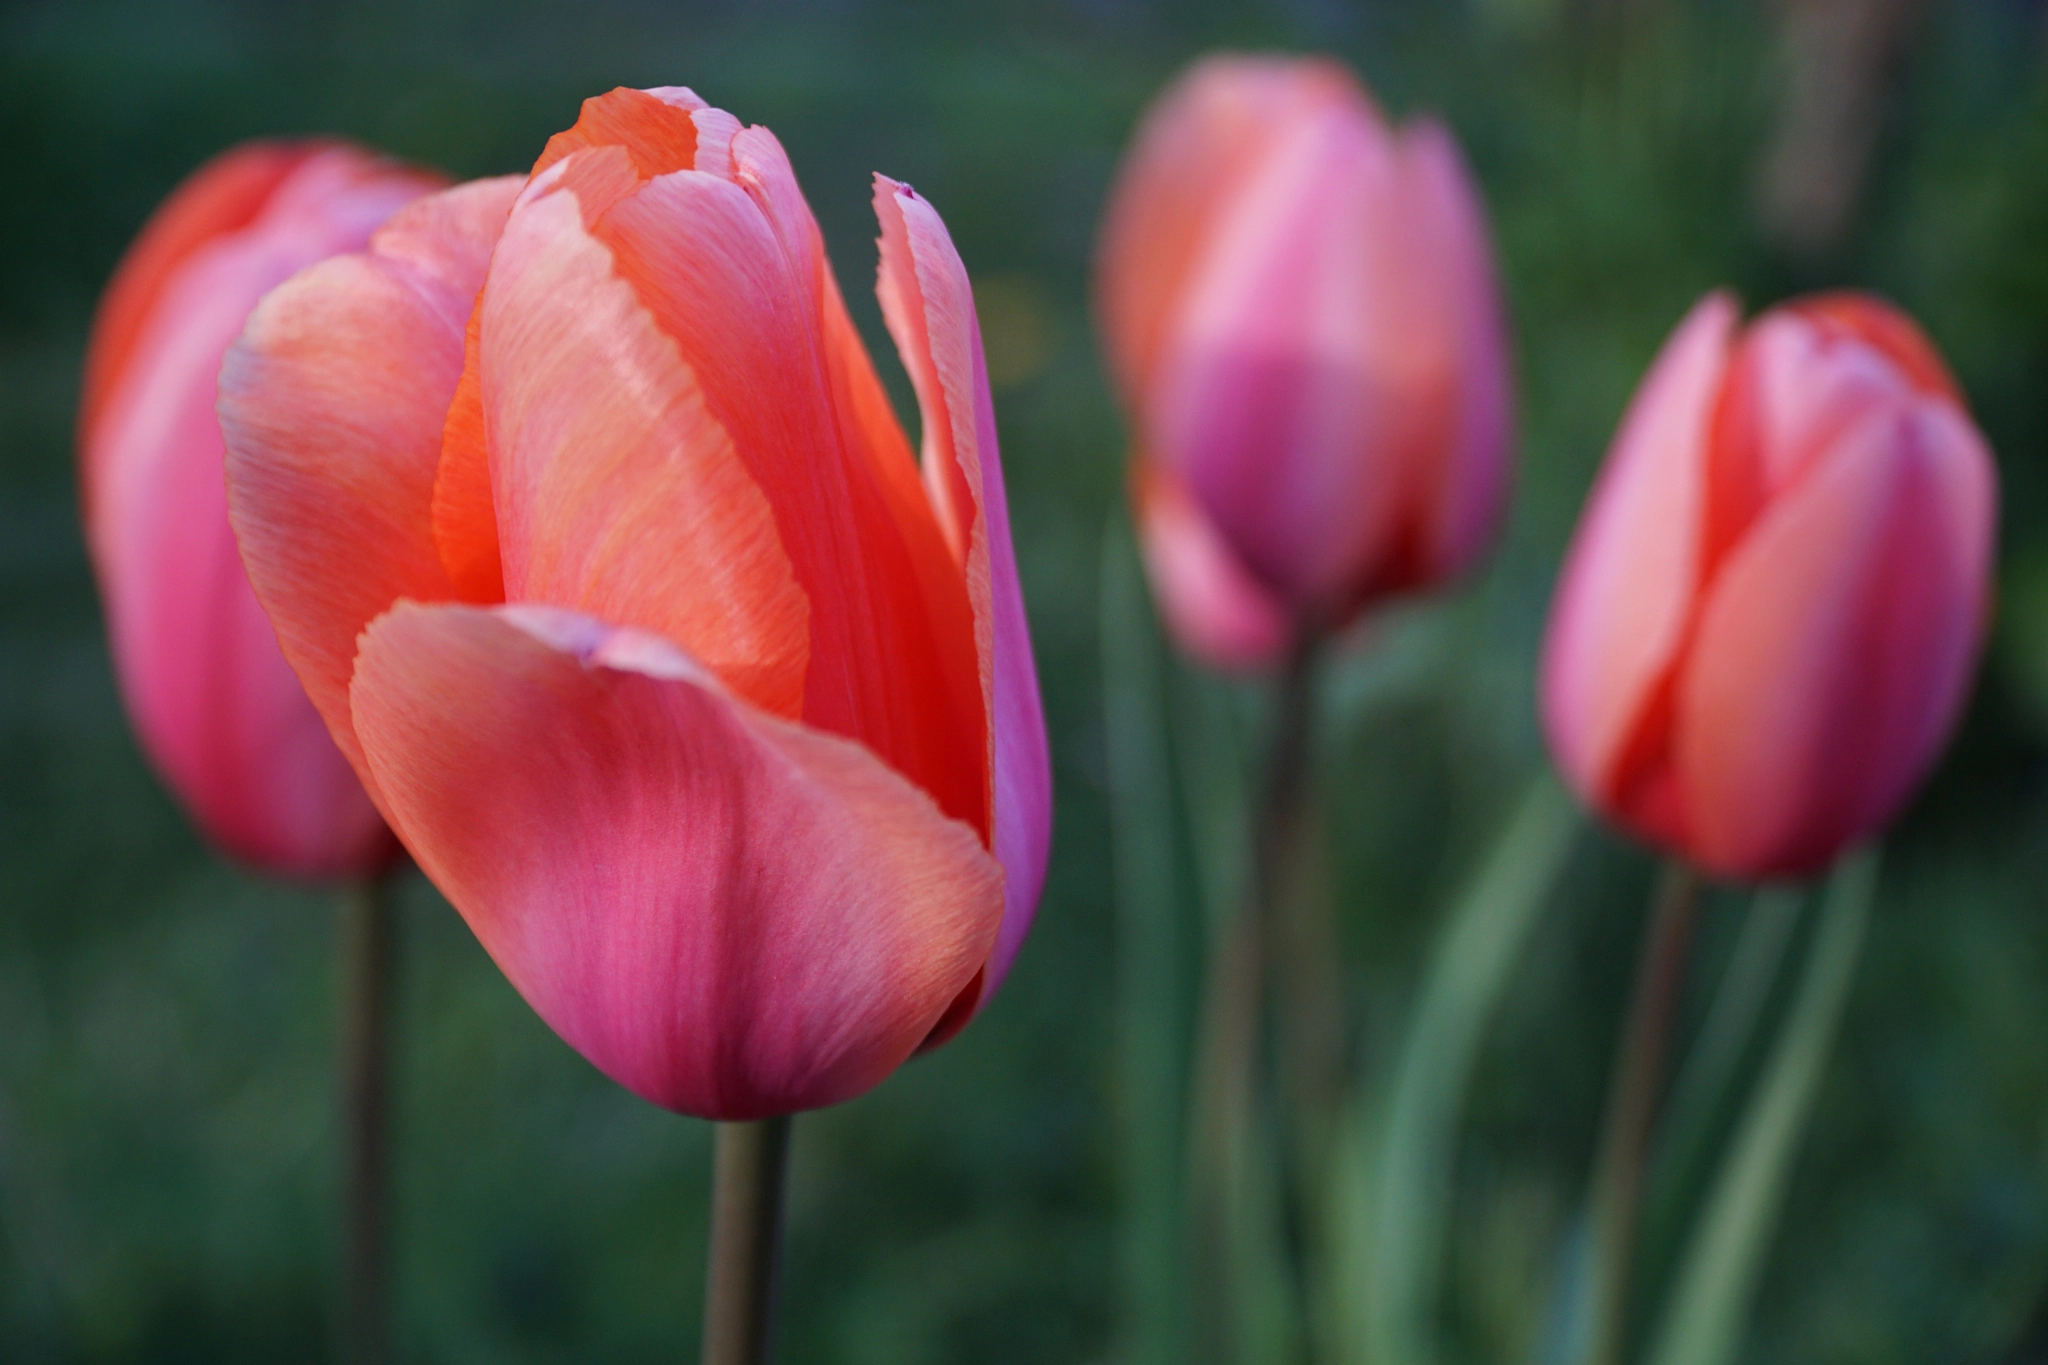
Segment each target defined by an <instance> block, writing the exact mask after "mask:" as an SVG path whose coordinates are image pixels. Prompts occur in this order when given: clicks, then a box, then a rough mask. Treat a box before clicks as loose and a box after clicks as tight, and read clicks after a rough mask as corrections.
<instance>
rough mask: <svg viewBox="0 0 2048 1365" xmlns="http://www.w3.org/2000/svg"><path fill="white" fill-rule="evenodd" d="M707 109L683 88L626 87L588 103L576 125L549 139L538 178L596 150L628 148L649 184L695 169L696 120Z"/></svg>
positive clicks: (538, 166) (536, 167) (536, 164)
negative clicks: (579, 154)
mask: <svg viewBox="0 0 2048 1365" xmlns="http://www.w3.org/2000/svg"><path fill="white" fill-rule="evenodd" d="M704 107H705V104H704V101H703V100H701V99H699V98H697V95H696V92H695V91H692V90H689V89H687V88H685V87H683V86H680V85H670V86H662V87H660V88H657V89H654V90H632V89H628V88H627V87H625V86H620V87H618V88H617V89H613V90H608V91H606V92H605V93H604V94H602V95H592V96H591V97H590V98H589V99H587V100H585V101H583V108H582V110H581V111H580V112H579V113H578V114H577V117H576V124H575V126H574V127H572V128H569V129H566V130H565V131H563V132H559V133H556V134H555V135H554V136H553V137H551V138H549V139H548V145H547V146H546V147H544V148H542V149H541V154H540V160H538V161H536V162H534V163H533V175H535V176H538V175H539V174H540V173H541V172H542V171H544V170H546V169H547V168H548V167H550V166H552V165H554V164H555V163H556V162H557V161H561V160H564V159H566V158H567V157H569V156H571V155H572V154H574V153H576V152H580V151H584V150H586V149H588V148H593V147H623V148H624V149H625V150H626V153H627V155H628V156H630V157H631V158H632V160H633V166H634V169H635V170H637V171H638V172H639V175H640V178H641V179H643V180H644V179H647V178H648V177H650V176H656V175H664V174H666V173H668V172H669V171H674V170H680V169H682V168H683V167H686V166H691V165H694V164H695V163H696V158H697V124H696V121H695V120H694V119H693V118H692V117H691V115H692V114H693V113H695V112H697V111H699V110H702V109H703V108H704Z"/></svg>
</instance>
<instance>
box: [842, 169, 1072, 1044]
mask: <svg viewBox="0 0 2048 1365" xmlns="http://www.w3.org/2000/svg"><path fill="white" fill-rule="evenodd" d="M875 214H876V217H877V218H879V219H880V221H881V225H882V238H881V252H882V260H881V272H880V276H879V279H878V281H877V285H876V292H877V294H878V295H879V296H880V298H881V301H882V315H883V318H884V319H885V320H886V321H887V323H888V325H889V332H890V335H892V336H893V337H894V338H895V339H896V347H897V350H898V351H899V352H900V353H901V355H902V357H903V365H904V368H905V369H907V370H908V371H909V372H910V379H911V383H912V385H913V386H914V387H915V388H916V390H917V402H918V409H919V411H920V413H921V414H922V419H923V422H922V424H923V428H924V474H925V481H926V484H927V486H928V487H929V488H930V490H931V497H932V505H933V507H934V509H935V510H936V512H937V514H938V519H939V525H940V527H941V528H942V529H943V530H945V531H946V533H947V538H948V541H949V543H950V544H951V545H952V547H953V550H954V554H955V555H956V557H957V558H958V559H959V561H960V564H961V566H962V569H963V571H964V572H965V574H966V579H967V595H968V600H969V601H970V602H971V603H972V604H973V607H974V628H975V644H976V651H977V654H978V656H979V658H980V663H981V680H982V697H983V705H984V707H985V714H986V715H987V717H988V727H987V729H988V735H989V741H988V742H989V755H990V757H989V764H988V768H987V771H988V772H989V774H990V788H991V794H992V802H991V804H992V808H993V813H994V820H993V825H994V829H993V839H992V841H991V847H992V848H993V851H994V853H995V856H996V861H997V862H999V863H1000V864H1002V867H1003V875H1004V878H1005V881H1004V910H1003V925H1002V932H1001V933H1000V934H999V935H998V936H997V938H996V944H995V951H994V954H993V955H992V956H991V958H990V959H989V963H988V971H987V975H986V977H985V979H984V980H983V982H982V984H981V989H980V993H979V995H978V996H977V997H976V998H975V999H974V1000H973V1001H972V1002H969V1003H968V1005H967V1006H966V1008H964V1009H963V1010H962V1011H961V1012H960V1013H959V1014H958V1015H957V1016H956V1017H955V1019H954V1020H951V1021H949V1023H950V1024H951V1026H952V1027H958V1026H959V1025H960V1024H963V1023H965V1022H966V1019H967V1018H968V1017H969V1016H970V1014H971V1013H972V1011H973V1010H975V1009H979V1008H980V1006H981V1005H982V1004H983V1003H986V1001H987V1000H988V999H989V997H990V996H991V995H993V994H994V992H995V990H996V988H997V987H999V986H1000V985H1001V984H1002V982H1003V978H1004V977H1005V976H1006V975H1008V973H1009V970H1010V965H1011V963H1012V962H1014V961H1015V960H1016V956H1017V951H1018V949H1019V948H1021V947H1022V946H1023V942H1024V935H1025V933H1026V931H1028V930H1029V929H1030V927H1031V918H1032V915H1033V913H1034V912H1035V911H1036V910H1037V907H1038V896H1039V892H1040V891H1041V890H1042V889H1043V888H1044V885H1045V863H1046V858H1047V856H1048V854H1049V853H1050V851H1051V842H1052V772H1051V760H1050V757H1049V755H1048V754H1047V751H1046V742H1045V714H1044V711H1043V709H1042V708H1041V706H1040V704H1039V698H1038V672H1037V669H1036V667H1035V666H1034V664H1033V662H1032V656H1031V632H1030V626H1029V623H1028V622H1027V621H1026V619H1025V616H1024V594H1023V591H1022V588H1021V587H1020V585H1019V583H1018V580H1017V560H1016V553H1015V550H1014V548H1013V547H1012V545H1011V541H1010V511H1009V502H1008V499H1007V498H1006V496H1005V494H1004V491H1003V467H1002V457H1001V455H1000V453H999V452H998V450H997V447H996V419H995V406H994V404H993V402H992V401H991V399H990V397H989V387H988V366H987V362H986V360H985V358H984V357H983V355H982V349H981V328H980V326H979V324H978V323H977V322H976V320H975V316H974V293H973V290H972V288H971V287H970V286H969V284H968V280H967V269H966V267H965V266H963V265H962V264H961V263H960V256H959V253H958V252H957V251H955V250H954V249H953V239H952V238H951V237H950V236H949V235H948V234H947V232H946V225H945V224H944V223H943V222H941V221H940V220H939V215H938V213H937V212H936V211H935V210H934V209H933V208H932V206H931V205H930V203H928V202H927V201H926V200H924V199H921V198H919V197H918V196H917V194H916V192H915V191H913V190H912V189H911V188H910V187H909V186H908V185H902V184H898V183H897V182H896V181H893V180H890V179H889V178H888V177H886V176H880V175H878V176H876V177H875Z"/></svg>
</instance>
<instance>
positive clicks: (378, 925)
mask: <svg viewBox="0 0 2048 1365" xmlns="http://www.w3.org/2000/svg"><path fill="white" fill-rule="evenodd" d="M390 888H391V883H390V880H389V879H388V878H387V879H380V880H376V881H368V882H360V883H357V884H356V885H353V886H350V887H347V888H346V889H344V890H343V891H342V893H341V904H340V938H341V942H340V963H339V968H340V975H341V981H340V1005H341V1030H340V1032H341V1039H340V1043H341V1046H340V1073H341V1074H340V1079H341V1116H342V1330H341V1337H342V1359H343V1360H344V1361H346V1362H348V1365H382V1362H383V1361H384V1360H385V1359H386V1358H387V1357H388V1356H389V1354H390V1330H391V1324H390V1306H389V1302H388V1285H387V1269H388V1267H387V1264H386V1252H387V1243H388V1237H389V1233H388V1220H389V1215H390V1176H391V1168H390V1130H389V1110H390V1089H391V1086H390V1070H391V1056H390V1053H391V1036H390V1035H391V1018H390V1016H391V977H392V961H393V957H394V937H395V935H394V933H393V915H392V906H391V894H390Z"/></svg>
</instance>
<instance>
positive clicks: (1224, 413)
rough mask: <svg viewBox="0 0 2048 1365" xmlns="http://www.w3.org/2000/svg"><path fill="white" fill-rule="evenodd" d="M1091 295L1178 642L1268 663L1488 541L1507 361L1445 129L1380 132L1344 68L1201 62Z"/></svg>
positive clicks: (1161, 117) (1222, 662)
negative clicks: (1309, 632) (1304, 635)
mask: <svg viewBox="0 0 2048 1365" xmlns="http://www.w3.org/2000/svg"><path fill="white" fill-rule="evenodd" d="M1097 284H1098V288H1097V298H1098V302H1099V305H1100V308H1099V311H1100V317H1101V323H1102V332H1103V338H1104V344H1105V348H1106V349H1107V351H1108V354H1109V358H1110V362H1111V369H1112V371H1113V372H1114V377H1115V379H1116V383H1117V388H1118V390H1119V393H1120V396H1121V398H1122V400H1123V403H1124V406H1125V409H1126V411H1127V412H1128V414H1129V418H1130V423H1131V427H1132V433H1133V455H1132V466H1133V476H1132V485H1133V501H1134V503H1135V505H1136V512H1137V518H1138V524H1139V531H1140V535H1141V538H1142V540H1143V542H1144V545H1145V558H1146V563H1147V566H1148V569H1149V571H1150V573H1151V575H1152V579H1153V585H1154V590H1155V592H1156V593H1157V594H1158V596H1159V599H1160V603H1161V607H1162V612H1163V614H1164V616H1165V618H1166V620H1167V622H1168V623H1169V625H1170V626H1171V627H1172V628H1173V629H1174V631H1175V633H1176V635H1177V636H1178V637H1179V638H1180V641H1181V643H1182V644H1183V646H1184V647H1186V648H1187V649H1188V650H1189V651H1190V652H1191V653H1193V654H1195V655H1197V656H1198V657H1201V658H1203V659H1205V660H1207V661H1209V662H1211V663H1214V664H1217V665H1219V666H1225V667H1245V666H1256V665H1259V664H1263V663H1267V662H1271V661H1272V659H1273V658H1274V657H1275V656H1276V655H1278V654H1279V653H1280V652H1281V651H1282V650H1283V649H1284V648H1285V644H1286V642H1287V640H1288V639H1289V638H1290V637H1291V636H1292V635H1294V634H1295V633H1296V632H1298V631H1300V630H1302V629H1310V628H1314V629H1330V628H1335V627H1337V626H1340V625H1342V624H1344V623H1345V622H1346V621H1347V620H1349V619H1350V618H1351V617H1353V616H1355V615H1356V614H1357V613H1358V612H1359V611H1361V610H1362V609H1364V608H1365V607H1366V606H1368V605H1370V604H1371V603H1372V602H1374V601H1376V600H1378V599H1379V598H1381V597H1383V596H1385V595H1387V594H1389V593H1394V592H1399V591H1404V590H1410V589H1417V588H1424V587H1428V586H1431V585H1434V584H1437V583H1440V582H1442V581H1443V580H1445V579H1446V578H1449V577H1451V576H1453V575H1455V574H1457V573H1458V572H1460V571H1461V570H1463V569H1464V568H1465V567H1466V566H1467V565H1469V564H1470V563H1471V562H1472V561H1473V560H1474V559H1475V558H1476V557H1477V556H1478V554H1479V553H1480V551H1481V550H1482V549H1483V548H1484V547H1485V545H1486V544H1487V542H1488V540H1489V539H1490V538H1491V536H1492V533H1493V531H1494V528H1495V526H1496V525H1497V523H1498V521H1499V519H1500V515H1501V511H1502V508H1503V506H1504V505H1505V501H1506V493H1507V482H1508V478H1507V476H1508V457H1507V444H1508V429H1509V420H1510V418H1509V406H1510V398H1509V392H1508V359H1507V348H1506V340H1505V336H1504V333H1503V325H1502V319H1501V305H1500V298H1499V289H1498V286H1497V284H1496V281H1495V279H1494V273H1493V266H1492V261H1491V258H1490V251H1489V248H1488V243H1487V233H1486V223H1485V212H1484V209H1483V208H1482V206H1481V204H1480V201H1479V198H1478V195H1477V193H1476V192H1475V190H1474V188H1473V186H1472V183H1471V179H1470V177H1469V175H1468V174H1467V172H1466V169H1465V166H1464V162H1463V160H1462V159H1461V157H1460V156H1459V153H1458V148H1457V144H1456V143H1455V142H1454V141H1453V140H1452V138H1451V136H1450V134H1449V133H1448V132H1446V131H1445V130H1444V129H1443V128H1442V127H1441V126H1440V125H1438V124H1436V123H1434V122H1432V121H1429V120H1426V119H1425V120H1416V121H1414V122H1412V123H1409V124H1407V125H1405V126H1403V127H1400V128H1398V129H1397V128H1390V127H1389V126H1388V125H1387V123H1386V122H1385V120H1384V119H1382V117H1381V116H1380V114H1379V112H1378V110H1376V109H1375V108H1374V107H1373V105H1372V102H1371V100H1370V99H1369V98H1368V97H1367V95H1366V93H1365V92H1364V91H1363V90H1362V89H1361V88H1360V87H1359V85H1358V83H1357V82H1356V81H1355V80H1354V79H1352V77H1351V76H1350V74H1349V73H1348V72H1346V71H1344V70H1343V69H1342V68H1341V67H1339V66H1337V65H1336V64H1334V63H1332V62H1328V61H1324V60H1316V59H1310V60H1296V59H1279V58H1248V57H1214V58H1210V59H1208V60H1206V61H1204V62H1202V63H1200V64H1199V65H1197V66H1196V67H1195V68H1194V69H1193V70H1192V71H1190V72H1189V73H1188V74H1187V75H1186V76H1184V77H1183V78H1182V79H1181V80H1180V81H1179V82H1178V83H1176V84H1175V85H1174V86H1173V87H1172V88H1171V89H1170V90H1169V91H1167V93H1166V94H1165V95H1164V96H1162V97H1161V98H1160V100H1159V102H1158V103H1157V104H1156V105H1155V106H1154V107H1153V109H1152V112H1151V113H1150V114H1149V115H1148V116H1147V117H1146V120H1145V123H1144V126H1143V128H1142V129H1141V130H1140V132H1139V134H1138V137H1137V140H1136V143H1135V145H1134V147H1133V149H1132V151H1131V153H1130V155H1129V157H1128V159H1127V161H1126V163H1125V165H1124V167H1123V170H1122V171H1121V173H1120V174H1119V177H1118V181H1117V185H1116V188H1115V190H1114V192H1113V194H1112V196H1111V202H1110V206H1109V211H1108V217H1107V220H1106V222H1105V224H1104V228H1103V234H1102V242H1101V249H1100V253H1099V260H1098V276H1097Z"/></svg>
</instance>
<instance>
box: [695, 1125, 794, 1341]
mask: <svg viewBox="0 0 2048 1365" xmlns="http://www.w3.org/2000/svg"><path fill="white" fill-rule="evenodd" d="M788 1166H789V1119H788V1117H787V1116H778V1117H776V1118H770V1119H761V1120H758V1121H756V1122H752V1123H721V1124H719V1125H718V1152H717V1157H716V1165H715V1169H714V1173H713V1177H712V1179H713V1183H712V1192H711V1256H710V1267H709V1269H708V1271H707V1273H706V1275H705V1278H704V1354H703V1358H702V1362H701V1365H766V1362H767V1361H768V1359H769V1355H770V1351H771V1348H772V1346H773V1337H774V1329H775V1281H776V1271H777V1267H778V1263H779V1262H780V1260H781V1257H782V1195H783V1183H784V1181H783V1177H784V1173H785V1172H786V1170H787V1169H788Z"/></svg>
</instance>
